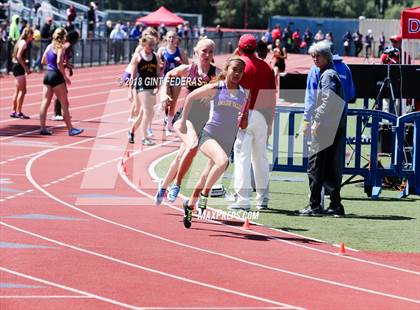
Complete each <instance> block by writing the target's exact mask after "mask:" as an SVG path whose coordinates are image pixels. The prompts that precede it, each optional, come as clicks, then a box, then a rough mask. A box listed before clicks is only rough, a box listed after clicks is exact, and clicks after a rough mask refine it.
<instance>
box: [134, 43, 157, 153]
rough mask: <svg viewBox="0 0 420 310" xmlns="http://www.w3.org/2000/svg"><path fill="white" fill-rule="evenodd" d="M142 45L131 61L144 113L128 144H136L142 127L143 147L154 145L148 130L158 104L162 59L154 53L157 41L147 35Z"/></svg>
mask: <svg viewBox="0 0 420 310" xmlns="http://www.w3.org/2000/svg"><path fill="white" fill-rule="evenodd" d="M141 45H142V47H143V49H142V50H141V51H140V52H139V53H134V55H133V59H132V61H131V63H132V68H131V77H136V78H135V79H134V81H135V84H136V85H135V89H136V92H137V94H136V95H137V96H138V97H139V98H138V99H139V101H140V102H141V103H142V113H140V114H139V115H138V116H137V118H136V120H135V121H134V123H133V125H132V126H131V129H130V131H129V132H128V142H130V143H134V133H135V131H136V130H137V128H138V127H139V126H140V128H141V132H142V134H143V139H142V141H141V143H142V144H143V145H154V144H155V142H153V141H152V140H151V139H150V138H149V137H148V133H147V128H148V126H149V124H150V122H151V120H152V118H153V106H154V105H155V103H156V97H155V94H154V89H156V88H157V87H158V86H159V83H157V82H158V79H157V78H158V77H159V75H160V59H159V57H158V56H157V54H156V53H155V52H154V48H155V46H156V39H155V37H153V36H151V35H146V36H144V37H142V38H141ZM128 99H129V100H130V101H132V99H133V92H132V90H131V89H130V90H129V92H128Z"/></svg>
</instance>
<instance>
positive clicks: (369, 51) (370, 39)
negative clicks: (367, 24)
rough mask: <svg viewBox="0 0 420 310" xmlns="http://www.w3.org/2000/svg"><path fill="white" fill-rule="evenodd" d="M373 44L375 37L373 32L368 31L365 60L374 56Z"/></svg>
mask: <svg viewBox="0 0 420 310" xmlns="http://www.w3.org/2000/svg"><path fill="white" fill-rule="evenodd" d="M372 42H373V35H372V30H370V29H369V30H368V32H367V34H366V35H365V39H364V42H363V43H364V45H365V58H369V57H370V56H371V55H372Z"/></svg>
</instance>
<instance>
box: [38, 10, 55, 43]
mask: <svg viewBox="0 0 420 310" xmlns="http://www.w3.org/2000/svg"><path fill="white" fill-rule="evenodd" d="M53 33H54V27H53V21H52V18H51V17H47V20H46V22H45V24H44V25H43V26H42V28H41V38H42V39H43V40H48V44H50V43H51V40H52V35H53Z"/></svg>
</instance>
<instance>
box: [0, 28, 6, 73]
mask: <svg viewBox="0 0 420 310" xmlns="http://www.w3.org/2000/svg"><path fill="white" fill-rule="evenodd" d="M6 60H7V32H6V25H5V24H3V25H0V77H1V76H2V74H3V72H2V70H3V66H4V65H5V63H6Z"/></svg>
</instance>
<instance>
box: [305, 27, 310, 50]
mask: <svg viewBox="0 0 420 310" xmlns="http://www.w3.org/2000/svg"><path fill="white" fill-rule="evenodd" d="M303 42H305V43H306V47H307V48H308V47H309V46H311V44H312V32H311V31H310V30H309V28H306V30H305V33H304V35H303Z"/></svg>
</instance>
